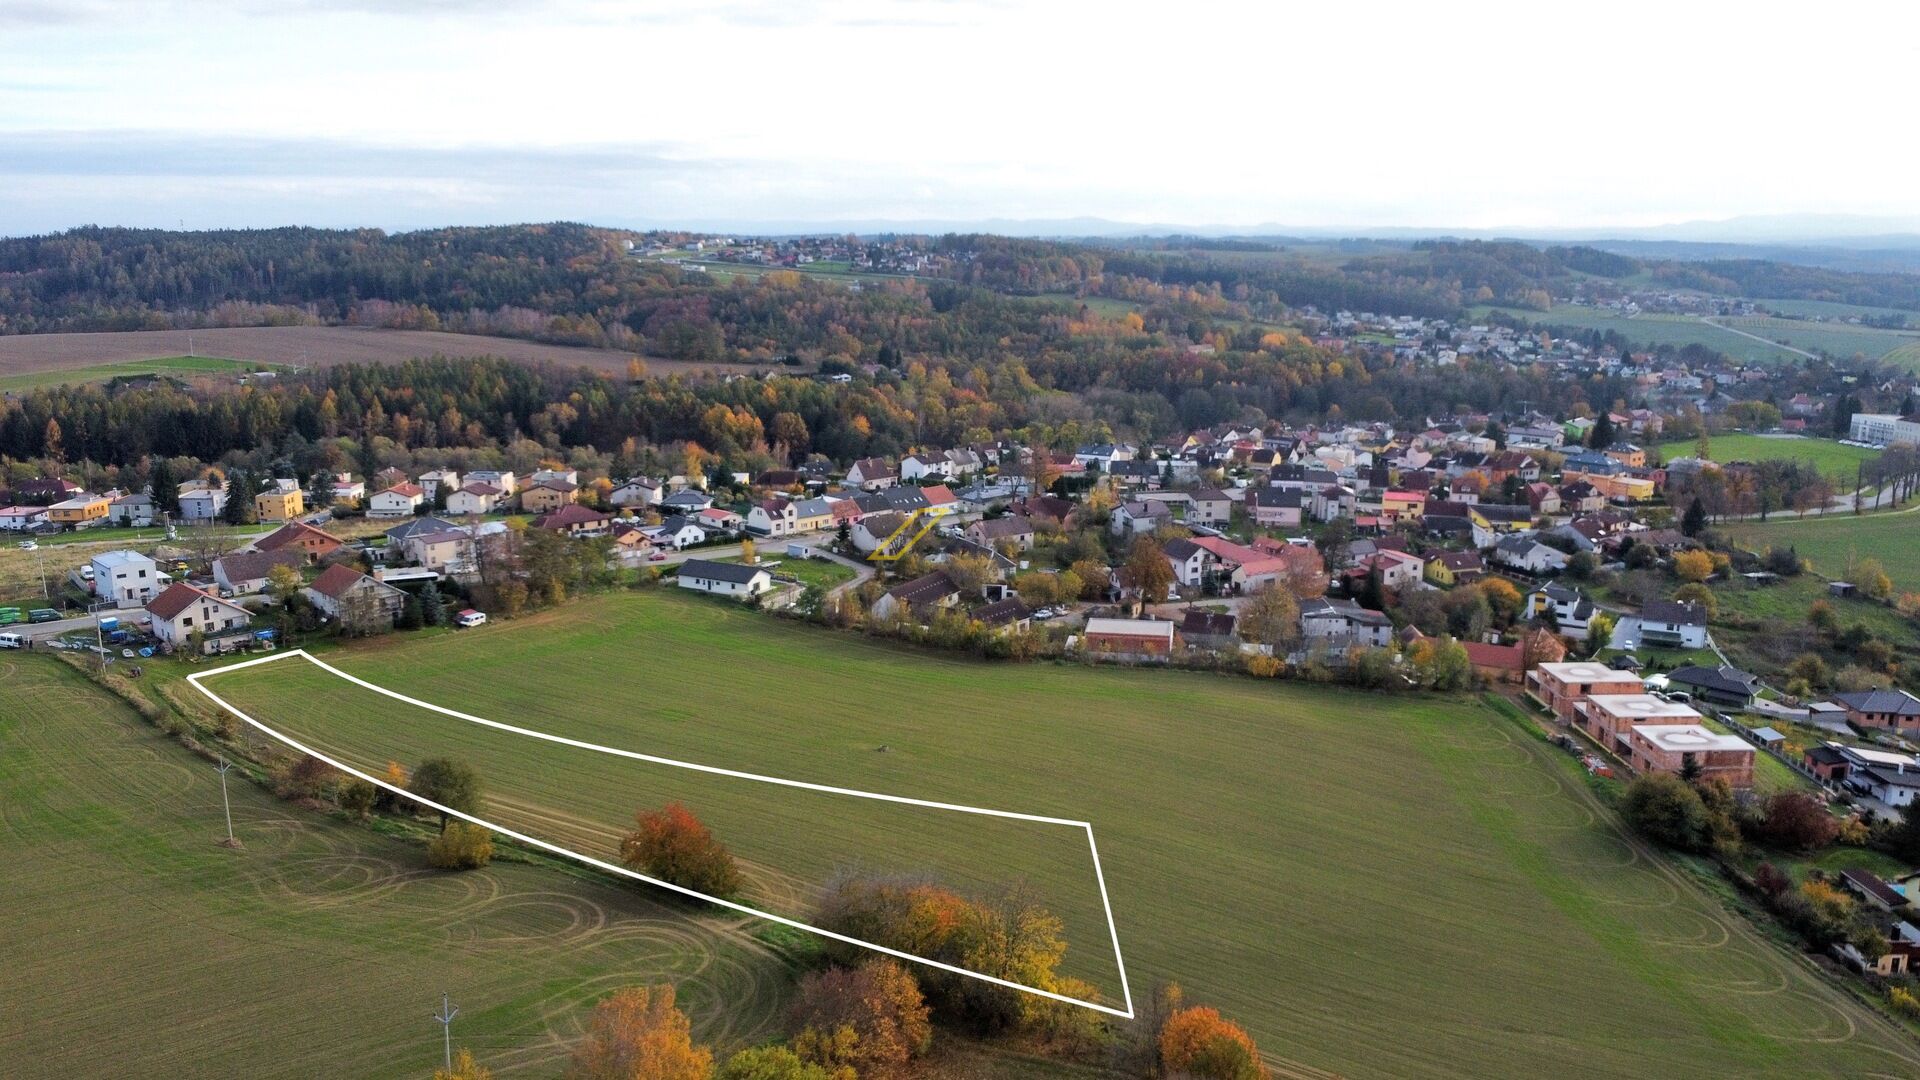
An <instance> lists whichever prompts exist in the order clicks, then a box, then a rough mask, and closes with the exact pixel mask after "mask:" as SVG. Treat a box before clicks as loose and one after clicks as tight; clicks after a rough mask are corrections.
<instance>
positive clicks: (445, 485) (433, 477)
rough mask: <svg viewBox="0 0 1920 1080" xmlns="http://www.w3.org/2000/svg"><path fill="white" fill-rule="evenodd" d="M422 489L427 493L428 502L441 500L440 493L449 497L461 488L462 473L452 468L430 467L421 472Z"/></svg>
mask: <svg viewBox="0 0 1920 1080" xmlns="http://www.w3.org/2000/svg"><path fill="white" fill-rule="evenodd" d="M420 489H421V490H422V491H425V492H426V493H427V501H428V502H436V503H437V502H439V501H440V493H441V492H442V491H444V492H446V493H447V495H448V496H449V497H451V496H452V495H453V493H454V492H456V491H459V490H460V474H459V473H457V472H455V471H453V470H452V469H430V470H428V471H426V472H423V473H421V474H420Z"/></svg>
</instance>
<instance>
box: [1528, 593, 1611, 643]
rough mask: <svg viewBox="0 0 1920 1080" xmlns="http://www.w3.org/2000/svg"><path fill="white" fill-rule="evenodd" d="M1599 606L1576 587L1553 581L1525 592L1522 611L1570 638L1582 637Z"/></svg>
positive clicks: (1582, 638)
mask: <svg viewBox="0 0 1920 1080" xmlns="http://www.w3.org/2000/svg"><path fill="white" fill-rule="evenodd" d="M1599 610H1600V609H1599V607H1597V606H1596V605H1595V604H1594V602H1593V601H1592V600H1591V599H1590V598H1588V597H1587V596H1586V595H1585V594H1583V593H1582V592H1581V591H1580V590H1579V589H1576V588H1572V587H1570V586H1566V585H1561V584H1558V583H1557V582H1556V583H1552V584H1548V585H1544V586H1542V587H1540V588H1538V589H1535V590H1533V591H1532V592H1530V593H1528V594H1527V604H1526V607H1525V608H1523V609H1522V614H1523V616H1524V617H1525V618H1528V619H1532V620H1534V621H1535V622H1540V623H1545V624H1546V625H1548V626H1551V627H1553V629H1554V630H1555V632H1557V633H1560V634H1562V635H1564V636H1566V637H1569V638H1572V639H1573V640H1574V641H1585V640H1587V629H1588V627H1589V626H1590V625H1591V624H1592V622H1593V617H1594V615H1595V614H1597V613H1598V612H1599Z"/></svg>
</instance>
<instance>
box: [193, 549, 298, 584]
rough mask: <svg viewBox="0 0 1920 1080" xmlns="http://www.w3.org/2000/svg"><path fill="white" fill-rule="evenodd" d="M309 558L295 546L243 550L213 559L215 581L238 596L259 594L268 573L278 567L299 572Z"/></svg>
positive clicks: (265, 582)
mask: <svg viewBox="0 0 1920 1080" xmlns="http://www.w3.org/2000/svg"><path fill="white" fill-rule="evenodd" d="M305 565H306V559H305V558H304V557H302V555H301V554H300V550H299V549H298V548H295V547H291V546H288V547H283V548H280V549H279V550H277V551H259V550H254V551H239V552H235V553H233V554H231V555H223V556H221V557H220V558H218V559H215V560H213V580H214V581H216V582H218V583H219V585H220V587H221V588H223V589H225V590H227V591H228V592H230V593H232V594H233V595H235V596H245V595H246V594H248V593H257V592H259V591H261V590H262V589H265V588H266V587H267V575H268V574H270V573H272V572H273V568H274V567H276V566H284V567H286V568H287V569H289V570H292V571H294V572H295V573H298V572H299V570H300V568H301V567H302V566H305Z"/></svg>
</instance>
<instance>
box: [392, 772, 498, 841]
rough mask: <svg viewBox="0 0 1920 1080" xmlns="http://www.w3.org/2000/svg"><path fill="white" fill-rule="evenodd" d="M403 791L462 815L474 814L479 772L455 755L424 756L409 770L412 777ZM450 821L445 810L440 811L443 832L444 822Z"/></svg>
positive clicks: (478, 787) (476, 803)
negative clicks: (449, 756)
mask: <svg viewBox="0 0 1920 1080" xmlns="http://www.w3.org/2000/svg"><path fill="white" fill-rule="evenodd" d="M407 790H408V791H411V792H412V793H413V794H415V795H418V796H419V797H420V798H422V799H425V800H427V801H428V802H434V803H439V804H440V805H441V806H444V807H447V808H448V809H449V810H455V811H458V812H460V813H462V814H472V813H476V812H478V811H479V809H480V774H479V773H476V772H474V771H473V766H471V765H469V764H467V763H466V762H464V761H460V760H458V759H456V758H444V757H439V758H428V759H427V760H425V761H423V762H421V763H420V767H419V768H417V769H415V770H413V779H411V780H410V781H408V783H407ZM451 820H452V817H451V815H449V814H448V813H447V811H446V810H442V811H440V831H441V832H445V831H447V823H448V822H449V821H451Z"/></svg>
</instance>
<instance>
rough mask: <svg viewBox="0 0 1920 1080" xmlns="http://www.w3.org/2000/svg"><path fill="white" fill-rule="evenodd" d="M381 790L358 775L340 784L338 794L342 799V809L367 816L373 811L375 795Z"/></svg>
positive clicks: (359, 815) (360, 815) (356, 814)
mask: <svg viewBox="0 0 1920 1080" xmlns="http://www.w3.org/2000/svg"><path fill="white" fill-rule="evenodd" d="M379 791H380V789H379V788H377V787H374V786H373V785H372V784H369V783H367V782H366V781H365V780H361V779H359V778H357V777H356V778H354V779H352V780H349V781H347V782H346V783H344V784H342V785H340V792H339V795H338V796H337V797H338V798H339V800H340V809H342V810H345V811H346V812H347V813H349V814H352V815H354V816H355V817H362V818H363V817H366V816H367V815H368V814H369V813H371V812H372V811H373V797H374V796H375V795H376V794H378V793H379Z"/></svg>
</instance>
